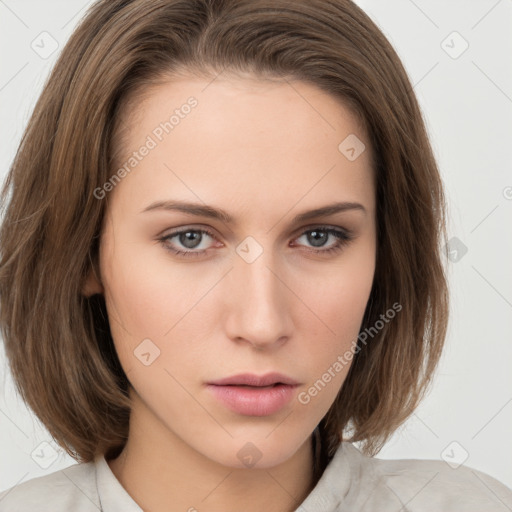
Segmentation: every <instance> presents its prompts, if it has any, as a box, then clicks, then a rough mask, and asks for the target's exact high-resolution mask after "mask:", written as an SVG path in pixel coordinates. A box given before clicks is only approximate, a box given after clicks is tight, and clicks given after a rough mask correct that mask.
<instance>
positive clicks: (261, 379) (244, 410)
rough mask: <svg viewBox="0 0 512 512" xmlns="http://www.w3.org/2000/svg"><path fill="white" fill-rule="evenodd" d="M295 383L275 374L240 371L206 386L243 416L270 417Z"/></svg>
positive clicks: (286, 399) (288, 396)
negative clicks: (255, 373) (259, 374)
mask: <svg viewBox="0 0 512 512" xmlns="http://www.w3.org/2000/svg"><path fill="white" fill-rule="evenodd" d="M298 385H299V383H298V382H296V381H294V380H293V379H291V378H289V377H287V376H286V375H282V374H279V373H268V374H266V375H262V376H258V375H254V374H242V375H235V376H233V377H228V378H225V379H220V380H217V381H214V382H209V383H208V385H207V388H208V389H209V390H210V391H211V392H212V393H213V395H214V396H215V397H216V398H217V399H218V400H220V401H221V402H223V403H224V405H225V406H227V407H228V408H229V409H231V410H232V411H234V412H237V413H239V414H243V415H246V416H270V415H271V414H274V413H276V412H277V411H279V410H280V409H282V408H283V407H284V406H285V405H286V404H287V403H289V402H290V401H291V399H292V398H293V395H294V389H295V388H296V387H297V386H298Z"/></svg>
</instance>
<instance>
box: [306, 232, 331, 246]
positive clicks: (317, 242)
mask: <svg viewBox="0 0 512 512" xmlns="http://www.w3.org/2000/svg"><path fill="white" fill-rule="evenodd" d="M317 236H319V238H317ZM308 237H310V240H309V242H310V243H311V245H313V246H315V247H321V246H322V245H323V244H324V243H325V239H326V237H327V233H325V231H320V230H315V231H311V232H310V235H308Z"/></svg>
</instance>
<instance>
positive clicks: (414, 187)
mask: <svg viewBox="0 0 512 512" xmlns="http://www.w3.org/2000/svg"><path fill="white" fill-rule="evenodd" d="M224 71H226V72H230V73H232V74H233V75H234V76H237V74H238V76H243V75H244V74H245V75H247V74H249V75H250V76H252V77H255V78H260V79H264V80H278V81H280V80H282V81H287V80H301V81H304V82H307V83H310V84H313V85H315V86H316V87H318V88H320V89H321V90H323V91H325V92H327V93H329V94H331V95H332V96H334V97H336V98H339V100H340V102H342V103H343V104H344V105H345V106H347V107H348V108H350V109H351V111H352V112H353V113H354V114H355V115H356V116H358V119H360V121H361V122H362V123H363V126H364V129H365V130H366V134H367V137H368V141H367V142H368V143H369V144H370V146H371V149H372V158H373V161H372V166H373V171H374V172H375V176H376V201H377V203H376V204H377V210H376V214H377V219H376V220H377V231H378V233H377V237H378V240H377V262H376V268H375V276H374V282H373V287H372V289H371V293H370V298H369V301H368V304H367V307H366V310H365V313H364V318H363V323H362V330H363V329H367V330H368V332H372V336H371V337H370V338H368V339H367V340H365V341H364V343H363V342H362V341H363V340H362V337H358V340H357V347H356V349H355V353H354V357H353V360H352V365H351V367H350V370H349V372H348V375H347V377H346V380H345V382H344V383H343V386H342V387H341V389H340V392H339V393H338V395H337V397H336V399H335V401H334V403H333V404H332V406H331V408H330V409H329V411H328V413H327V414H326V416H325V417H324V418H323V419H322V420H321V422H320V424H319V425H318V428H317V429H316V430H315V438H316V439H317V440H319V441H320V444H319V445H318V446H319V447H320V448H319V449H320V450H321V452H319V451H318V450H317V451H316V452H315V453H316V455H315V456H316V457H317V459H316V460H317V461H318V460H319V459H318V457H322V460H323V465H324V467H325V463H326V461H328V460H330V458H331V457H332V456H333V454H334V452H335V451H336V449H337V447H338V446H339V444H340V442H341V441H342V440H345V441H350V442H358V441H360V442H361V449H362V451H363V452H364V453H366V454H367V455H370V456H373V455H375V454H376V453H377V452H378V451H379V450H380V449H381V448H382V446H383V444H384V443H385V442H386V441H387V440H388V439H389V438H390V436H391V435H392V434H393V432H394V431H395V430H396V429H397V428H398V427H399V426H400V425H401V424H402V423H403V422H404V421H405V420H406V419H407V418H408V417H409V416H410V415H411V414H412V412H413V411H414V409H415V408H416V406H417V405H418V404H419V401H420V400H421V399H422V398H423V396H424V395H425V392H426V390H427V388H429V386H430V383H431V381H432V376H433V373H434V371H435V369H436V367H437V364H438V361H439V359H440V356H441V353H442V348H443V345H444V340H445V336H446V329H447V322H448V303H449V301H448V288H447V280H446V275H445V269H444V266H443V264H444V261H443V258H442V256H443V255H444V253H443V251H442V245H443V246H444V243H445V242H446V213H445V197H444V192H443V187H442V181H441V178H440V175H439V170H438V167H437V164H436V161H435V158H434V155H433V151H432V148H431V145H430V141H429V139H428V135H427V131H426V128H425V124H424V120H423V117H422V114H421V111H420V108H419V105H418V102H417V99H416V97H415V95H414V91H413V87H412V85H411V83H410V81H409V79H408V76H407V73H406V71H405V69H404V67H403V65H402V63H401V61H400V59H399V57H398V55H397V54H396V52H395V50H394V49H393V47H392V46H391V44H390V43H389V41H388V40H387V39H386V37H385V36H384V35H383V33H382V32H381V31H380V29H379V28H378V27H377V25H376V24H375V23H374V22H373V21H372V20H371V19H370V18H369V17H368V16H367V15H366V14H365V13H364V12H363V11H362V10H361V9H360V8H359V7H358V6H357V5H355V4H354V3H352V2H351V1H350V0H101V1H99V2H97V3H95V4H93V5H92V6H91V8H90V9H89V11H88V13H87V15H86V16H85V17H84V19H83V20H82V21H81V23H80V24H79V26H78V28H77V29H76V30H75V31H74V33H73V35H72V36H71V38H70V39H69V41H68V43H67V44H66V46H65V47H64V49H63V51H62V53H61V55H60V57H59V59H58V61H57V63H56V65H55V67H54V69H53V70H52V73H51V75H50V77H49V78H48V80H47V82H46V84H45V87H44V90H43V92H42V94H41V96H40V97H39V99H38V102H37V104H36V106H35V109H34V112H33V113H32V116H31V118H30V121H29V123H28V126H27V128H26V131H25V133H24V135H23V137H22V140H21V143H20V146H19V148H18V151H17V153H16V156H15V159H14V161H13V163H12V166H11V168H10V170H9V174H8V176H7V180H6V182H5V184H4V188H3V191H2V201H3V202H4V203H5V204H6V206H5V211H4V219H3V221H2V226H1V230H0V251H1V259H0V303H1V313H0V327H1V332H2V335H3V338H4V343H5V348H6V354H7V357H8V359H9V363H10V369H11V372H12V374H13V379H14V382H15V384H16V389H17V390H18V392H19V393H21V398H22V399H23V400H24V401H25V402H26V403H27V404H28V405H29V406H30V408H31V409H32V410H33V411H34V412H35V414H36V415H37V416H38V418H39V419H40V420H41V421H42V423H43V424H44V425H45V427H46V428H47V429H48V431H49V432H50V434H51V435H52V436H53V438H54V439H55V441H56V442H57V443H58V444H59V445H60V446H62V448H63V449H64V450H65V451H66V452H67V453H68V454H69V455H71V456H72V457H73V458H74V459H75V460H77V461H79V462H89V461H91V460H93V458H94V457H95V456H96V454H99V453H101V454H103V455H104V456H105V457H106V458H107V459H109V458H111V457H115V456H117V455H118V454H119V453H120V451H121V450H122V448H123V446H124V444H125V442H126V440H127V436H128V427H129V417H130V399H129V394H128V390H129V381H128V379H127V377H126V375H125V373H124V371H123V369H122V367H121V365H120V363H119V360H118V358H117V354H116V351H115V348H114V345H113V340H112V336H111V333H110V329H109V323H108V318H107V313H106V308H105V302H104V298H103V296H102V295H100V294H96V295H92V296H91V297H86V296H85V295H84V292H83V289H84V288H83V286H84V283H85V280H86V278H87V276H88V275H89V274H90V273H91V272H95V274H96V276H98V278H99V279H100V280H101V276H100V273H99V268H98V248H99V240H100V234H101V232H102V225H103V219H104V216H105V211H106V208H107V206H108V194H106V195H105V196H104V197H102V198H98V197H97V196H98V194H97V193H96V194H95V193H94V191H95V190H98V187H100V188H101V187H102V186H103V185H104V184H105V183H106V182H107V181H108V180H109V179H110V178H111V176H112V175H113V174H114V172H115V169H116V161H115V153H116V151H117V142H118V141H117V139H118V138H119V137H120V135H119V134H120V133H121V132H122V130H121V126H120V124H121V123H120V121H119V119H120V117H121V115H122V114H123V113H124V112H125V111H126V108H127V105H129V104H130V105H131V103H130V102H131V101H136V100H137V99H138V98H141V97H142V95H144V94H147V92H148V91H149V90H150V89H149V88H150V87H151V86H153V85H157V84H160V83H163V82H168V81H172V79H173V77H177V76H180V73H181V76H190V77H192V76H194V75H196V76H200V77H203V78H207V79H211V80H213V79H215V77H216V76H217V75H218V74H220V73H222V72H224ZM340 142H341V141H340ZM135 172H136V171H135ZM7 202H8V204H7ZM394 303H398V304H400V305H401V306H402V307H401V309H400V312H399V313H397V314H396V317H395V318H394V319H393V320H392V321H389V322H386V323H384V322H382V320H380V323H384V325H383V327H382V328H381V329H379V330H378V332H376V333H374V331H377V329H376V328H375V325H376V324H378V323H379V318H381V317H382V313H384V312H385V311H387V310H388V309H389V308H390V306H391V305H392V304H394ZM371 327H373V331H371V329H370V328H371Z"/></svg>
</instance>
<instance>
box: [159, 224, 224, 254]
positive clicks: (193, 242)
mask: <svg viewBox="0 0 512 512" xmlns="http://www.w3.org/2000/svg"><path fill="white" fill-rule="evenodd" d="M207 237H209V238H215V236H214V234H213V233H212V232H211V231H209V230H207V229H204V228H201V229H191V228H187V229H182V230H181V231H175V232H174V233H170V234H168V235H166V236H164V237H163V238H161V239H160V241H161V242H162V243H163V244H164V247H165V248H166V249H167V250H169V251H170V252H172V253H173V254H176V255H177V256H184V257H189V256H192V257H193V256H202V255H203V254H204V253H206V251H207V249H208V247H204V244H203V242H204V239H205V238H207ZM174 238H175V239H176V242H175V243H178V244H180V246H181V247H184V248H185V249H186V250H185V251H182V250H180V249H176V247H174V246H173V245H174V244H171V243H170V242H171V240H172V239H174ZM201 246H202V247H201ZM194 249H201V250H199V251H196V250H194Z"/></svg>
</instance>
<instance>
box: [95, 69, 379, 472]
mask: <svg viewBox="0 0 512 512" xmlns="http://www.w3.org/2000/svg"><path fill="white" fill-rule="evenodd" d="M147 92H149V94H147V95H146V96H145V99H144V100H143V101H142V100H141V101H140V102H135V103H133V105H132V106H131V108H130V109H128V110H127V111H126V115H125V116H124V119H123V123H122V126H121V130H122V134H123V137H122V143H120V146H119V147H118V148H117V149H118V150H119V155H120V156H119V162H118V163H119V166H118V167H116V168H115V169H114V170H113V174H114V173H117V174H116V176H117V179H116V178H114V179H113V180H111V185H110V186H109V185H108V184H107V185H106V186H105V187H104V188H103V189H102V190H105V191H107V190H108V192H106V193H108V194H109V197H108V200H109V207H108V211H107V215H106V218H105V223H104V228H103V233H102V239H101V249H100V270H101V277H102V285H103V289H102V290H103V292H104V295H105V300H106V304H107V310H108V316H109V321H110V326H111V331H112V335H113V339H114V343H115V347H116V350H117V353H118V355H119V359H120V361H121V364H122V366H123V368H124V371H125V372H126V375H127V377H128V379H129V381H130V383H131V385H132V386H133V389H132V390H131V391H130V393H131V396H132V398H133V408H132V419H131V427H130V428H131V431H130V436H132V435H134V434H133V429H135V428H138V429H139V433H140V432H144V433H145V434H147V435H140V436H139V439H140V440H145V441H144V442H146V443H147V445H148V448H149V446H150V445H153V446H156V445H158V450H159V451H164V452H165V450H171V449H173V448H174V447H176V446H181V447H182V448H183V447H186V449H192V450H194V451H195V453H196V454H197V453H199V454H201V455H203V456H204V457H207V458H208V459H210V460H212V461H215V462H218V463H221V464H224V465H227V466H232V467H243V466H244V465H246V466H249V465H251V464H253V463H254V462H257V464H258V467H272V466H275V465H277V464H279V463H281V462H283V461H285V460H287V459H289V458H290V457H291V456H292V455H293V454H295V453H296V452H297V451H298V450H299V448H301V447H302V446H305V444H304V443H305V442H306V441H307V440H308V439H309V437H310V435H311V433H312V431H313V430H314V428H315V426H316V425H317V424H318V423H319V421H320V420H321V419H322V417H323V416H324V415H325V414H326V412H327V411H328V409H329V407H330V406H331V404H332V403H333V401H334V399H335V397H336V394H337V393H338V391H339V389H340V387H341V385H342V383H343V381H344V379H345V377H346V375H347V372H348V370H349V366H350V357H349V358H348V359H347V357H346V354H345V353H346V352H347V351H349V353H351V352H353V349H354V340H355V339H356V337H357V335H358V333H359V330H360V326H361V322H362V318H363V313H364V310H365V307H366V304H367V301H368V298H369V294H370V289H371V286H372V281H373V276H374V270H375V259H376V225H375V186H374V177H373V173H372V169H371V167H370V147H369V143H368V140H367V136H366V134H365V133H363V131H362V129H361V127H360V126H359V124H358V123H357V122H356V119H355V118H354V117H353V116H352V115H351V114H350V112H349V110H347V109H346V108H344V107H343V106H342V105H341V104H340V103H339V102H338V101H337V100H335V99H334V98H333V97H331V96H330V95H327V94H326V93H324V92H322V91H321V90H319V89H317V88H316V87H314V86H312V85H308V84H306V83H303V82H291V83H287V82H279V83H277V82H266V81H258V80H252V79H247V78H244V79H242V78H233V79H221V78H220V77H219V78H217V79H216V80H215V81H209V82H207V81H202V80H200V79H190V80H189V79H183V78H182V79H180V80H173V81H172V82H169V83H167V84H165V85H160V86H158V87H155V88H153V89H152V90H151V91H147ZM191 97H193V99H190V98H191ZM173 115H174V117H172V119H171V116H173ZM170 119H171V120H170ZM166 123H167V124H166ZM120 133H121V132H120ZM347 137H348V138H347ZM362 143H364V144H365V145H366V149H364V147H363V146H362V145H361V144H362ZM143 148H146V149H143ZM125 163H128V165H127V167H126V168H125V172H124V173H123V172H119V173H118V172H117V171H118V169H119V168H120V167H121V166H122V165H124V164H125ZM126 169H129V171H127V170H126ZM118 178H121V179H118ZM112 183H113V184H114V185H115V186H114V185H112ZM111 189H112V190H111ZM98 195H100V194H98ZM99 200H104V199H99ZM185 203H186V204H187V206H186V208H185V207H184V206H180V205H184V204H185ZM192 203H193V205H194V206H192ZM335 203H336V204H338V205H339V203H347V204H345V206H344V207H341V208H338V209H333V210H332V211H331V212H330V213H329V212H326V213H318V214H316V215H314V216H309V215H308V216H307V218H306V217H303V218H300V217H298V218H297V219H296V218H295V217H296V216H301V215H304V214H306V213H307V212H311V211H312V210H317V209H319V208H324V207H326V206H329V205H333V204H335ZM221 210H222V212H223V213H222V214H220V213H215V212H220V211H221ZM228 216H229V219H230V220H228V218H227V217H228ZM180 232H181V234H179V233H180ZM346 237H349V238H346ZM175 251H179V253H177V252H175ZM315 251H316V252H315ZM344 354H345V356H344ZM341 359H343V361H344V363H341V362H340V360H341ZM274 373H276V374H280V375H278V376H276V375H274V376H272V375H270V374H274ZM240 375H245V376H246V377H247V375H249V377H248V380H243V378H242V377H239V376H240ZM251 376H252V377H251ZM230 377H234V380H232V381H230V382H229V383H228V384H226V385H222V383H221V382H219V381H221V380H222V379H227V378H230ZM259 377H263V378H265V377H269V379H268V380H267V381H265V380H264V379H263V380H258V378H259ZM251 379H252V380H251ZM212 383H216V384H212ZM276 383H277V385H275V386H274V384H276ZM278 383H281V384H278ZM286 383H288V384H287V385H285V384H286ZM293 383H295V384H293ZM236 384H238V385H236ZM265 384H267V386H265ZM140 442H142V441H140ZM251 461H253V462H251Z"/></svg>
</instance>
